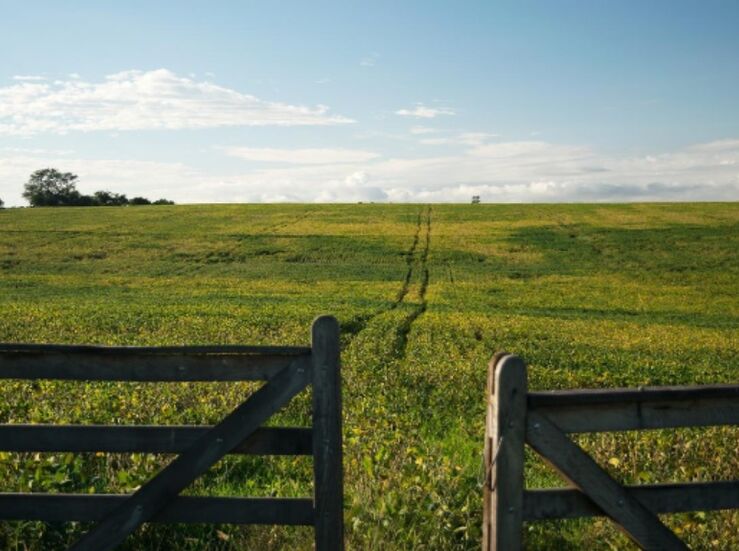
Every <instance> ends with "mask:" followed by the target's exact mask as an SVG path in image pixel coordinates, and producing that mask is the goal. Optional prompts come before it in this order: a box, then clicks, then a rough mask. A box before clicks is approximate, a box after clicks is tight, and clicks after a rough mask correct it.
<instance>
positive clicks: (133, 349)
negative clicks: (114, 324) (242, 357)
mask: <svg viewBox="0 0 739 551" xmlns="http://www.w3.org/2000/svg"><path fill="white" fill-rule="evenodd" d="M310 351H311V349H310V348H308V347H306V346H245V345H241V344H221V345H196V346H98V345H94V344H32V343H2V344H0V353H5V352H61V353H67V354H84V353H96V354H109V355H111V356H125V355H138V354H267V355H272V356H301V355H304V354H310Z"/></svg>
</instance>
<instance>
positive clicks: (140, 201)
mask: <svg viewBox="0 0 739 551" xmlns="http://www.w3.org/2000/svg"><path fill="white" fill-rule="evenodd" d="M128 204H129V205H151V201H149V200H148V199H147V198H146V197H134V198H132V199H131V200H130V201H129V202H128Z"/></svg>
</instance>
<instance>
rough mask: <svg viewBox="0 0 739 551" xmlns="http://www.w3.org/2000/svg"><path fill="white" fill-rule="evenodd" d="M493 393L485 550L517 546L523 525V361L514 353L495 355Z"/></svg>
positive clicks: (487, 466) (524, 396)
mask: <svg viewBox="0 0 739 551" xmlns="http://www.w3.org/2000/svg"><path fill="white" fill-rule="evenodd" d="M491 369H494V373H495V374H494V385H493V393H492V394H491V395H490V396H489V404H490V406H492V407H491V411H490V415H489V419H488V420H489V429H488V430H489V433H490V435H491V438H490V441H489V443H488V455H486V456H485V462H486V469H485V470H486V472H490V481H489V488H488V490H487V491H486V501H487V502H488V505H487V506H486V507H485V509H486V510H487V511H488V512H489V520H488V528H487V532H486V536H487V539H486V540H484V542H483V548H484V549H487V550H489V551H502V550H506V551H507V550H510V551H516V550H518V549H521V538H522V528H523V474H524V473H523V467H524V442H525V434H526V433H525V431H526V425H525V422H526V393H527V376H526V364H525V363H524V362H523V360H521V359H520V358H518V357H517V356H512V355H504V356H502V357H498V358H497V361H496V363H495V364H494V365H491Z"/></svg>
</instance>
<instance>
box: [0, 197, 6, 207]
mask: <svg viewBox="0 0 739 551" xmlns="http://www.w3.org/2000/svg"><path fill="white" fill-rule="evenodd" d="M4 206H5V203H3V200H2V199H0V209H1V208H3V207H4Z"/></svg>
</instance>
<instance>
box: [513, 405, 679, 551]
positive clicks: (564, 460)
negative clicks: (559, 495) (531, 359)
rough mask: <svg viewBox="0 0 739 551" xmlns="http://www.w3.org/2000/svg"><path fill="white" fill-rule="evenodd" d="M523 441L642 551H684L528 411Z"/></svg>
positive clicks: (621, 490)
mask: <svg viewBox="0 0 739 551" xmlns="http://www.w3.org/2000/svg"><path fill="white" fill-rule="evenodd" d="M526 439H527V441H528V443H529V445H531V447H532V448H534V449H535V450H536V451H537V452H538V453H539V454H540V455H541V456H542V457H543V458H544V459H545V460H546V461H547V462H548V463H550V464H551V465H552V466H553V467H554V468H555V469H556V470H557V471H559V473H560V474H561V475H562V476H563V477H564V478H566V479H567V480H568V481H570V482H571V483H572V484H573V485H574V486H575V487H577V488H578V489H579V490H580V491H581V492H582V493H584V494H585V495H587V496H588V498H589V499H590V500H591V501H592V502H593V503H594V504H596V505H597V506H598V507H599V508H600V509H601V510H602V511H603V512H604V513H605V514H606V515H607V516H609V517H610V518H611V519H612V520H613V521H614V522H615V523H616V524H617V526H618V527H619V528H621V529H622V530H623V531H624V532H625V533H626V534H627V535H629V536H630V537H631V538H632V539H633V540H634V541H635V542H636V543H637V545H639V546H640V547H641V548H642V549H646V550H649V551H656V550H665V551H666V550H679V549H683V550H687V547H686V546H685V544H684V543H683V542H682V541H681V540H680V539H679V538H678V537H677V536H676V535H675V534H674V533H673V532H672V531H671V530H670V529H668V528H667V527H666V526H665V525H664V524H662V522H661V521H660V520H659V518H658V517H657V515H656V514H654V513H653V512H652V511H650V510H649V509H647V508H646V507H645V506H644V505H643V504H642V503H641V502H640V501H639V500H638V499H636V498H635V497H634V496H633V495H632V494H631V493H630V492H629V491H628V490H627V489H625V488H624V487H623V486H621V485H620V484H619V483H618V482H616V481H615V480H614V479H613V478H611V476H610V475H609V474H608V473H606V472H605V471H604V470H603V469H601V467H600V466H599V465H598V464H597V463H596V462H595V461H594V460H593V459H592V458H591V457H590V456H589V455H588V454H587V453H585V452H584V451H583V450H582V449H581V448H580V447H579V446H577V445H576V444H575V443H574V442H572V441H571V440H570V439H569V438H567V436H566V435H565V434H564V433H563V432H562V431H561V430H559V428H558V427H557V426H556V425H554V423H552V422H551V421H550V420H549V419H548V418H547V417H546V416H544V415H542V414H540V413H536V412H535V411H530V412H529V415H528V419H527V428H526Z"/></svg>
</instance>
